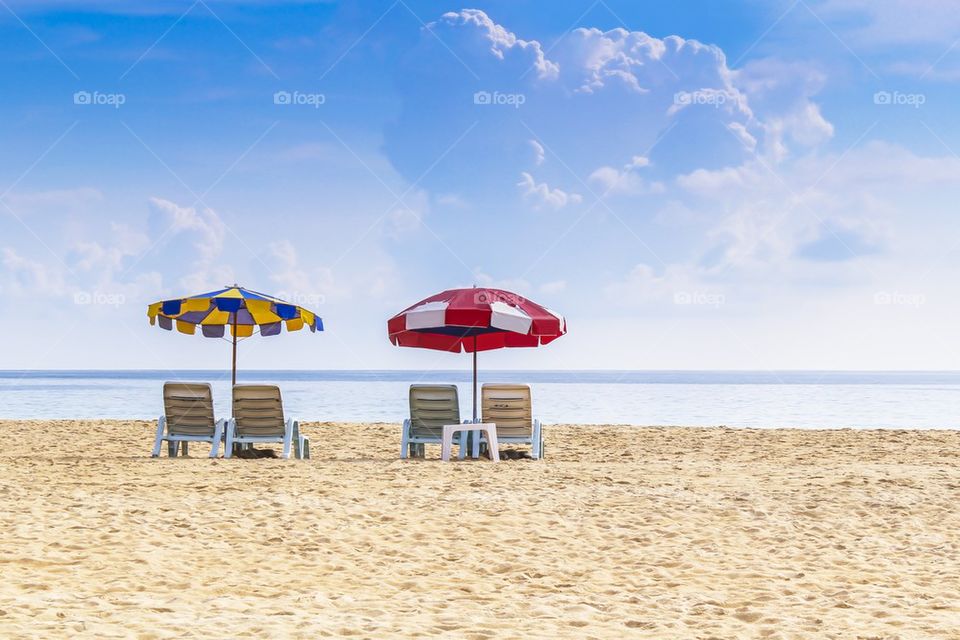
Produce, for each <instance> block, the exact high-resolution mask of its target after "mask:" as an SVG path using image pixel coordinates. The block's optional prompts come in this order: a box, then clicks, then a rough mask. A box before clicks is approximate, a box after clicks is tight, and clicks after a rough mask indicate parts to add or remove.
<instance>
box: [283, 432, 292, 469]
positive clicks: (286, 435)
mask: <svg viewBox="0 0 960 640" xmlns="http://www.w3.org/2000/svg"><path fill="white" fill-rule="evenodd" d="M292 443H293V425H292V424H287V428H286V429H284V430H283V459H284V460H289V459H290V445H291V444H292Z"/></svg>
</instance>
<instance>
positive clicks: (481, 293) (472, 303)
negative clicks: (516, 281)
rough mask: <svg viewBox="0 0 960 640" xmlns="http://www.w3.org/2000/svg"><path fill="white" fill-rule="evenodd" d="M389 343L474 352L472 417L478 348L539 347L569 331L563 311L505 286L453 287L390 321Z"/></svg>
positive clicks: (474, 407)
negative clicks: (505, 288)
mask: <svg viewBox="0 0 960 640" xmlns="http://www.w3.org/2000/svg"><path fill="white" fill-rule="evenodd" d="M387 332H388V333H389V336H390V342H392V343H393V344H395V345H397V346H399V347H420V348H422V349H437V350H440V351H452V352H455V353H459V352H461V351H466V352H468V353H473V417H474V419H476V417H477V352H478V351H489V350H491V349H502V348H504V347H537V346H540V345H543V344H548V343H550V342H553V341H554V340H556V339H557V338H559V337H560V336H562V335H563V334H565V333H566V332H567V323H566V321H565V320H564V319H563V316H561V315H560V314H559V313H555V312H553V311H550V310H549V309H547V308H546V307H542V306H540V305H539V304H537V303H535V302H533V301H531V300H527V299H526V298H524V297H523V296H519V295H517V294H515V293H511V292H509V291H504V290H502V289H486V288H472V289H449V290H447V291H444V292H442V293H438V294H436V295H434V296H430V297H429V298H426V299H424V300H421V301H420V302H418V303H416V304H415V305H412V306H410V307H408V308H407V309H404V310H403V311H401V312H400V313H398V314H397V315H395V316H393V317H392V318H390V320H388V321H387Z"/></svg>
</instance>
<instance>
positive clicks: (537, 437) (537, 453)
mask: <svg viewBox="0 0 960 640" xmlns="http://www.w3.org/2000/svg"><path fill="white" fill-rule="evenodd" d="M532 436H533V437H531V438H530V448H531V449H532V451H531V452H530V457H531V458H533V459H534V460H539V459H540V458H541V457H542V456H543V452H542V451H541V448H542V447H543V437H542V435H541V427H540V423H539V422H534V423H533V434H532Z"/></svg>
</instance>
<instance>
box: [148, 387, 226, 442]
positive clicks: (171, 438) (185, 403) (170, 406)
mask: <svg viewBox="0 0 960 640" xmlns="http://www.w3.org/2000/svg"><path fill="white" fill-rule="evenodd" d="M163 412H164V413H163V415H162V416H160V419H159V420H157V437H156V440H154V442H153V454H152V455H153V457H154V458H156V457H157V456H159V455H160V447H161V445H162V444H163V441H164V440H166V441H167V454H168V455H169V456H170V457H171V458H174V457H176V455H177V450H178V449H180V448H181V447H182V449H183V455H187V443H188V442H209V443H210V457H211V458H216V457H217V453H219V450H220V440H221V438H222V437H223V428H224V420H215V419H214V417H213V389H211V388H210V385H209V384H207V383H203V382H165V383H164V385H163Z"/></svg>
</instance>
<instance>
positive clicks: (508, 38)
mask: <svg viewBox="0 0 960 640" xmlns="http://www.w3.org/2000/svg"><path fill="white" fill-rule="evenodd" d="M438 27H448V28H457V27H460V28H467V29H470V30H472V31H473V32H474V33H476V34H478V35H479V36H480V37H481V38H482V40H483V42H484V44H485V45H486V46H488V47H489V52H490V54H491V55H493V56H494V57H495V58H497V59H499V60H505V59H506V58H507V57H508V56H514V55H516V56H518V57H521V58H522V59H525V60H529V61H530V64H532V66H533V68H535V69H536V70H537V74H538V75H539V76H540V77H541V78H552V77H555V76H556V75H557V73H558V71H559V69H558V68H557V65H556V64H555V63H553V62H550V61H549V60H547V58H546V56H545V54H544V52H543V47H541V46H540V43H539V42H537V41H536V40H522V39H520V38H518V37H517V36H516V35H515V34H514V33H513V32H511V31H508V30H507V29H505V28H504V27H503V26H501V25H499V24H497V23H495V22H494V21H493V20H492V19H490V17H489V16H488V15H487V14H486V13H484V12H483V11H480V10H479V9H464V10H463V11H459V12H456V11H450V12H448V13H445V14H443V16H442V17H441V18H440V19H439V20H438V21H436V22H432V23H430V24H428V25H427V27H426V28H427V29H437V28H438Z"/></svg>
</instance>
